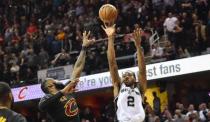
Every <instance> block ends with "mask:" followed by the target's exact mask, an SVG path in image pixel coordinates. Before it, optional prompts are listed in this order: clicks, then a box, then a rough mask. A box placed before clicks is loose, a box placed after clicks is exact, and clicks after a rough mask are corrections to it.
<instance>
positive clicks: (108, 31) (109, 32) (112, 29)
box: [101, 24, 115, 37]
mask: <svg viewBox="0 0 210 122" xmlns="http://www.w3.org/2000/svg"><path fill="white" fill-rule="evenodd" d="M101 27H102V28H103V30H104V31H105V32H106V35H107V36H108V37H113V36H114V35H115V24H114V25H112V26H107V25H106V24H104V26H103V25H102V26H101Z"/></svg>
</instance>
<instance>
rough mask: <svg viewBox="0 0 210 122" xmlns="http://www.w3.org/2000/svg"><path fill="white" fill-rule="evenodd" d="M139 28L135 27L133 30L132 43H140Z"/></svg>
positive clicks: (137, 44) (138, 44)
mask: <svg viewBox="0 0 210 122" xmlns="http://www.w3.org/2000/svg"><path fill="white" fill-rule="evenodd" d="M141 31H142V30H141V28H137V29H135V30H134V31H133V37H134V43H135V45H136V46H140V45H141Z"/></svg>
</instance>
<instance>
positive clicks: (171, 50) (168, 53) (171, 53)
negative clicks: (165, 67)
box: [164, 41, 175, 60]
mask: <svg viewBox="0 0 210 122" xmlns="http://www.w3.org/2000/svg"><path fill="white" fill-rule="evenodd" d="M164 54H165V57H166V58H167V60H173V59H175V47H174V46H173V45H172V44H171V42H170V41H167V42H166V45H165V48H164Z"/></svg>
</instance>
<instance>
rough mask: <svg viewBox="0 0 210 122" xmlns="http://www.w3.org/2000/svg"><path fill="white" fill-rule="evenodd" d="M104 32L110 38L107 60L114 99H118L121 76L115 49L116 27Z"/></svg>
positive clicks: (108, 28) (105, 29) (106, 28)
mask: <svg viewBox="0 0 210 122" xmlns="http://www.w3.org/2000/svg"><path fill="white" fill-rule="evenodd" d="M103 29H104V31H105V32H106V34H107V36H108V49H107V59H108V64H109V70H110V75H111V79H112V84H113V88H114V89H113V93H114V97H117V95H118V93H119V86H120V76H119V74H118V66H117V62H116V57H115V49H114V34H115V25H113V26H110V27H107V26H105V28H104V27H103Z"/></svg>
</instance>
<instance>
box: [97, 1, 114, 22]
mask: <svg viewBox="0 0 210 122" xmlns="http://www.w3.org/2000/svg"><path fill="white" fill-rule="evenodd" d="M117 14H118V12H117V9H116V7H115V6H113V5H111V4H105V5H103V6H101V8H100V9H99V18H100V19H101V21H103V22H104V23H110V22H114V21H115V20H116V19H117Z"/></svg>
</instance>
